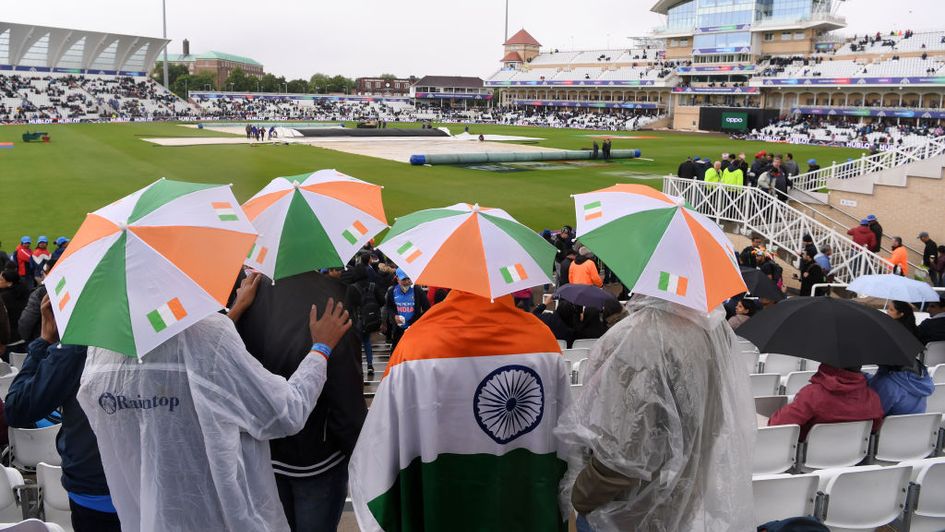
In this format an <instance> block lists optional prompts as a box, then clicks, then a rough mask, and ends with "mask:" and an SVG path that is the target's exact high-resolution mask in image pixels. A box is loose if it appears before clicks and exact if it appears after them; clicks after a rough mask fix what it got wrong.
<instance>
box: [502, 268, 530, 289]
mask: <svg viewBox="0 0 945 532" xmlns="http://www.w3.org/2000/svg"><path fill="white" fill-rule="evenodd" d="M499 272H501V273H502V278H503V279H505V282H506V283H509V284H511V283H517V282H519V281H524V280H525V279H528V273H526V272H525V268H524V267H523V266H522V265H521V264H513V265H511V266H503V267H502V268H501V269H500V270H499Z"/></svg>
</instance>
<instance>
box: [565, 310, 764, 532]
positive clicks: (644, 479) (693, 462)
mask: <svg viewBox="0 0 945 532" xmlns="http://www.w3.org/2000/svg"><path fill="white" fill-rule="evenodd" d="M627 310H628V312H629V316H628V317H627V318H624V319H623V320H621V321H620V322H618V323H617V324H616V325H615V326H614V327H613V328H612V329H610V330H609V331H608V332H607V334H605V335H604V336H603V337H602V338H601V339H600V340H599V341H598V342H597V344H596V346H595V347H594V349H593V351H592V352H591V354H590V358H589V360H588V363H589V364H590V365H589V367H588V371H587V374H586V375H587V377H586V378H585V380H584V386H583V388H582V391H581V392H580V394H575V395H576V397H575V400H574V401H573V403H572V405H571V407H570V408H569V409H568V411H567V412H566V413H565V414H564V415H563V416H562V418H561V422H560V424H559V426H558V428H557V429H556V431H555V432H556V434H557V435H558V436H559V437H560V438H562V439H563V440H564V441H565V442H566V443H568V444H570V446H571V449H570V456H569V467H568V473H567V475H566V477H565V478H564V480H563V481H562V484H561V496H562V499H563V500H562V503H563V504H569V505H570V503H571V495H572V488H573V487H574V482H575V480H576V479H577V477H578V475H579V474H580V473H581V471H582V470H583V469H584V468H585V467H587V465H588V464H589V463H590V462H591V457H592V456H593V458H594V460H595V461H596V462H598V463H600V464H602V465H603V466H604V467H606V468H607V469H609V470H610V472H611V473H612V474H617V475H619V476H621V477H624V478H626V479H636V480H638V481H639V482H638V483H636V482H632V484H636V485H635V486H634V487H631V488H627V489H626V490H623V491H622V492H621V493H620V494H619V495H618V496H616V498H614V499H612V500H611V502H608V503H606V504H604V505H603V506H600V507H598V508H596V509H595V510H594V511H592V512H590V513H589V514H588V515H587V518H588V520H589V522H590V524H591V525H592V526H593V527H594V529H595V530H597V531H598V532H603V531H616V530H619V531H631V530H640V531H644V530H645V531H648V532H650V531H666V532H677V531H685V530H699V531H702V530H706V531H723V530H754V529H755V526H754V523H752V521H753V518H752V507H753V503H752V491H751V467H752V447H753V445H754V436H755V424H756V421H755V410H754V405H753V402H752V397H751V391H750V383H749V378H748V375H747V374H746V372H745V369H744V368H743V367H742V365H739V364H738V360H739V359H738V358H737V356H736V350H737V348H736V347H735V346H736V337H735V334H734V333H733V332H732V329H731V328H730V327H729V326H728V325H727V324H726V323H725V314H724V312H722V311H721V310H720V309H718V310H716V311H715V312H713V313H711V314H709V315H706V314H702V313H698V312H696V311H694V310H690V309H687V308H685V307H681V306H679V305H676V304H673V303H669V302H665V301H662V300H659V299H655V298H651V297H646V296H639V295H637V296H635V297H634V298H633V299H632V300H631V301H630V302H629V303H628V304H627ZM591 489H594V486H593V485H592V486H591Z"/></svg>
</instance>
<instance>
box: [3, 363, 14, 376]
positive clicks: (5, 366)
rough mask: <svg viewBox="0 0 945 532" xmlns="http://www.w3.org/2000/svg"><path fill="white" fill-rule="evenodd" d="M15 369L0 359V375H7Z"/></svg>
mask: <svg viewBox="0 0 945 532" xmlns="http://www.w3.org/2000/svg"><path fill="white" fill-rule="evenodd" d="M15 371H16V369H14V368H13V366H11V365H10V364H7V363H6V362H3V361H0V375H9V374H11V373H13V372H15Z"/></svg>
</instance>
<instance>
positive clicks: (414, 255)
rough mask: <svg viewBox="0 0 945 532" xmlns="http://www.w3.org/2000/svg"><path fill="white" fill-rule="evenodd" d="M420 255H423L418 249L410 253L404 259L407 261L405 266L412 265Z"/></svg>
mask: <svg viewBox="0 0 945 532" xmlns="http://www.w3.org/2000/svg"><path fill="white" fill-rule="evenodd" d="M420 255H423V253H422V252H421V251H420V250H419V249H418V250H416V251H414V252H413V253H411V254H410V256H409V257H407V259H406V260H407V264H412V263H413V261H415V260H417V259H419V258H420Z"/></svg>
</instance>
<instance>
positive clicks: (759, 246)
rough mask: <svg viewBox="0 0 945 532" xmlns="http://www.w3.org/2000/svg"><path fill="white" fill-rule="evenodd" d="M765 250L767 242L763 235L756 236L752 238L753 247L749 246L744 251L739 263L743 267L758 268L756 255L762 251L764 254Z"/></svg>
mask: <svg viewBox="0 0 945 532" xmlns="http://www.w3.org/2000/svg"><path fill="white" fill-rule="evenodd" d="M764 250H765V240H764V238H762V237H761V235H754V236H752V237H751V245H750V246H747V247H746V248H745V249H743V250H742V252H741V254H740V255H739V257H738V261H739V262H740V263H741V265H742V266H747V267H749V268H756V267H758V261H757V259H756V258H755V257H756V255H755V254H756V253H758V252H759V251H761V252H762V253H764Z"/></svg>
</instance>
